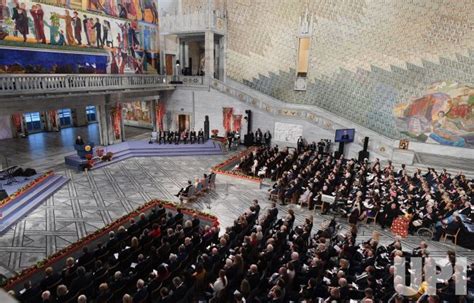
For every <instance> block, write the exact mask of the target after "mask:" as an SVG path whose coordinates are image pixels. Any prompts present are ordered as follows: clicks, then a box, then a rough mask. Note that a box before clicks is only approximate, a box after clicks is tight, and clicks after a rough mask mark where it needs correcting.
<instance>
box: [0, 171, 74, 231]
mask: <svg viewBox="0 0 474 303" xmlns="http://www.w3.org/2000/svg"><path fill="white" fill-rule="evenodd" d="M68 181H69V179H68V178H66V177H63V176H59V175H56V174H54V173H53V172H51V171H50V172H46V173H42V174H36V175H34V176H31V177H28V178H25V177H15V178H14V182H13V183H12V184H9V185H5V184H4V185H3V188H4V189H5V190H6V191H7V194H8V197H7V198H6V199H3V200H1V201H0V234H1V233H3V232H5V231H6V230H7V229H8V228H9V227H10V226H11V225H13V224H15V223H16V222H17V221H19V220H21V219H22V218H24V217H25V216H26V215H27V214H28V213H29V212H30V211H32V210H33V209H35V208H36V207H37V206H38V205H39V204H41V203H42V202H43V201H44V200H46V199H47V198H49V197H50V196H52V195H53V194H54V193H55V192H56V191H57V190H59V189H60V188H61V187H62V186H63V185H64V184H66V183H67V182H68Z"/></svg>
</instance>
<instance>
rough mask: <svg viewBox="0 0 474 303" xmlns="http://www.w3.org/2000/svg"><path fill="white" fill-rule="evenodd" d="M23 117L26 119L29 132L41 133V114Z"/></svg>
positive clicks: (36, 113)
mask: <svg viewBox="0 0 474 303" xmlns="http://www.w3.org/2000/svg"><path fill="white" fill-rule="evenodd" d="M23 116H24V117H25V122H26V129H27V130H28V132H37V131H41V115H40V113H39V112H33V113H26V114H24V115H23Z"/></svg>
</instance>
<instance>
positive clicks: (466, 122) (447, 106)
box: [394, 82, 474, 147]
mask: <svg viewBox="0 0 474 303" xmlns="http://www.w3.org/2000/svg"><path fill="white" fill-rule="evenodd" d="M394 113H395V116H396V117H397V118H398V121H397V126H398V128H399V130H400V132H401V133H402V134H404V135H406V136H408V137H410V138H412V139H415V140H417V141H422V142H427V143H439V144H443V145H451V146H460V147H474V88H472V87H469V86H467V85H462V84H459V83H456V82H438V83H435V84H433V85H432V86H431V87H429V88H428V90H427V92H426V94H425V95H424V96H422V97H420V98H416V99H414V100H411V101H409V102H406V103H400V104H398V105H396V106H395V108H394Z"/></svg>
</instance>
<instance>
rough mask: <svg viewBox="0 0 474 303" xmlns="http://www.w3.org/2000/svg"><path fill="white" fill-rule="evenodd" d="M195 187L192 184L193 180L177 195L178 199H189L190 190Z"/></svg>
mask: <svg viewBox="0 0 474 303" xmlns="http://www.w3.org/2000/svg"><path fill="white" fill-rule="evenodd" d="M192 186H193V183H192V182H191V180H188V185H186V187H185V188H181V189H180V191H179V192H178V193H177V194H176V195H175V196H176V197H181V196H183V197H187V196H188V193H189V190H190V188H191V187H192Z"/></svg>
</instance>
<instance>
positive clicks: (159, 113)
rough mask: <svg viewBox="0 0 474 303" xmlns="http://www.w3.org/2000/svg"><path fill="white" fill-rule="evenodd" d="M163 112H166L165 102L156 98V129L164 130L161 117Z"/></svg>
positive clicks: (163, 115)
mask: <svg viewBox="0 0 474 303" xmlns="http://www.w3.org/2000/svg"><path fill="white" fill-rule="evenodd" d="M165 114H166V109H165V102H163V101H159V100H158V101H157V102H156V126H157V128H158V130H164V127H163V118H164V117H165Z"/></svg>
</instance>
